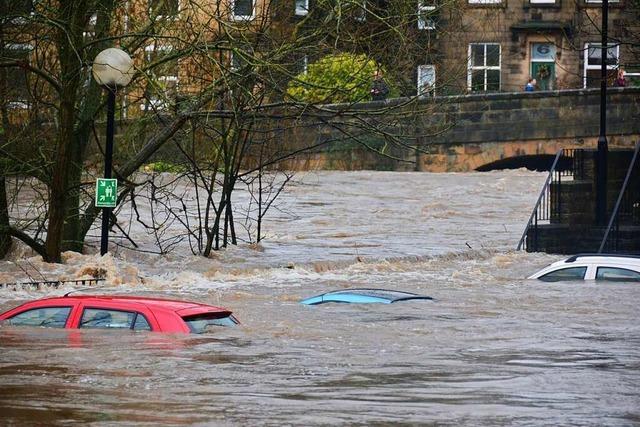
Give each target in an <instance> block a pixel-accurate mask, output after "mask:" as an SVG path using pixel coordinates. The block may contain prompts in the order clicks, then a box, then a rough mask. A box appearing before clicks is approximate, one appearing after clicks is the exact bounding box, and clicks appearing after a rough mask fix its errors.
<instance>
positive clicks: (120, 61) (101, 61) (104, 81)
mask: <svg viewBox="0 0 640 427" xmlns="http://www.w3.org/2000/svg"><path fill="white" fill-rule="evenodd" d="M91 69H92V73H93V78H94V79H95V80H96V82H97V83H98V84H99V85H100V86H102V87H103V88H105V89H106V91H107V140H106V146H105V153H104V177H105V178H107V179H109V178H111V169H112V159H113V134H114V129H115V107H116V92H117V91H118V88H122V87H124V86H126V85H127V84H129V82H130V81H131V78H132V77H133V71H134V69H133V61H132V60H131V58H130V57H129V55H127V53H126V52H124V51H123V50H120V49H116V48H109V49H105V50H103V51H102V52H100V53H99V54H98V56H96V59H94V61H93V66H92V67H91ZM116 196H117V195H116ZM111 209H112V208H111V207H105V208H103V209H102V233H101V238H100V255H104V254H106V253H107V252H108V247H109V216H110V214H111Z"/></svg>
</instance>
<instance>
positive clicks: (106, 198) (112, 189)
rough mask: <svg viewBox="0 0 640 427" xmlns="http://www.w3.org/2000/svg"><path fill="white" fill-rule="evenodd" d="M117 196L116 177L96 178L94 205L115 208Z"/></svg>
mask: <svg viewBox="0 0 640 427" xmlns="http://www.w3.org/2000/svg"><path fill="white" fill-rule="evenodd" d="M117 198H118V180H117V179H110V178H109V179H107V178H98V179H97V180H96V207H98V208H115V207H116V199H117Z"/></svg>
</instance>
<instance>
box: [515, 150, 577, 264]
mask: <svg viewBox="0 0 640 427" xmlns="http://www.w3.org/2000/svg"><path fill="white" fill-rule="evenodd" d="M569 177H570V178H571V179H572V180H575V179H583V178H584V150H582V149H573V148H572V149H562V150H558V152H557V153H556V157H555V158H554V160H553V163H552V164H551V168H550V169H549V174H548V175H547V179H546V180H545V182H544V185H543V186H542V190H541V191H540V195H539V196H538V200H537V201H536V204H535V206H534V208H533V212H531V216H530V217H529V222H527V226H526V227H525V228H524V232H523V233H522V237H521V238H520V241H519V242H518V248H517V250H521V249H525V250H532V251H534V252H535V251H537V250H538V239H537V237H538V233H537V229H538V224H539V223H541V222H544V223H551V222H558V221H559V220H560V217H561V215H562V212H563V206H562V198H561V197H560V194H561V191H560V187H561V186H562V181H563V178H564V180H565V181H566V180H568V178H569ZM552 187H553V189H552ZM530 229H533V230H534V232H533V238H532V239H529V238H527V236H528V233H529V230H530Z"/></svg>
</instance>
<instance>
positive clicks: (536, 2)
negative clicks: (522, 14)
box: [529, 0, 556, 4]
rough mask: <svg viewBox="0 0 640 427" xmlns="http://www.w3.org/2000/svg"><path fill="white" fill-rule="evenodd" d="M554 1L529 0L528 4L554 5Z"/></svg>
mask: <svg viewBox="0 0 640 427" xmlns="http://www.w3.org/2000/svg"><path fill="white" fill-rule="evenodd" d="M555 2H556V0H529V3H530V4H555Z"/></svg>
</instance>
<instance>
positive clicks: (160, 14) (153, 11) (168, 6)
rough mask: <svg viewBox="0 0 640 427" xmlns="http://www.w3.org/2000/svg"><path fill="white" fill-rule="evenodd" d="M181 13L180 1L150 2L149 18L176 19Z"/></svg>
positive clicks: (156, 0)
mask: <svg viewBox="0 0 640 427" xmlns="http://www.w3.org/2000/svg"><path fill="white" fill-rule="evenodd" d="M179 11H180V0H149V16H152V17H154V18H175V17H177V16H178V13H179Z"/></svg>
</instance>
